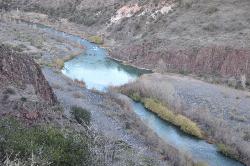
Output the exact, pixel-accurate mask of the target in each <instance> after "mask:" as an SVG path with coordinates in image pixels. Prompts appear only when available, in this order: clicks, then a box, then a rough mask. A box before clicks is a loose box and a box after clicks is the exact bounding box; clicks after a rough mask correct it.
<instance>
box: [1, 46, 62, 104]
mask: <svg viewBox="0 0 250 166" xmlns="http://www.w3.org/2000/svg"><path fill="white" fill-rule="evenodd" d="M0 85H1V87H5V86H10V85H13V86H15V87H20V88H23V89H24V88H25V87H26V86H27V85H32V86H33V88H34V91H35V93H36V95H37V96H38V97H39V99H41V101H44V102H46V103H48V104H51V105H54V104H56V103H57V99H56V97H55V95H54V93H53V90H52V88H51V87H50V86H49V84H48V82H47V80H46V79H45V77H44V75H43V73H42V71H41V69H40V67H39V65H38V64H36V63H35V62H34V60H33V59H32V58H31V57H29V56H27V55H23V54H19V53H16V52H15V51H13V50H12V49H11V48H8V47H6V46H4V45H1V46H0Z"/></svg>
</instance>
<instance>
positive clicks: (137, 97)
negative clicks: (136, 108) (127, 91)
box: [129, 92, 141, 101]
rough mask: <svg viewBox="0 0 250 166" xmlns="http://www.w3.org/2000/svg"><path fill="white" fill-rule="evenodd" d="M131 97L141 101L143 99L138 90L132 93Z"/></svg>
mask: <svg viewBox="0 0 250 166" xmlns="http://www.w3.org/2000/svg"><path fill="white" fill-rule="evenodd" d="M129 97H130V98H132V99H133V100H135V101H140V100H141V96H140V94H139V93H138V92H134V93H132V94H131V95H129Z"/></svg>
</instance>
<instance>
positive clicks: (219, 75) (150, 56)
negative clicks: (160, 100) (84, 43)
mask: <svg viewBox="0 0 250 166" xmlns="http://www.w3.org/2000/svg"><path fill="white" fill-rule="evenodd" d="M249 3H250V2H249V1H248V0H241V1H240V0H212V1H207V0H154V1H153V0H147V1H138V0H129V1H121V0H116V1H111V0H99V1H95V2H92V1H89V0H84V1H83V0H82V1H81V0H78V1H77V0H75V1H68V0H57V1H53V3H50V1H49V0H47V1H39V0H29V1H15V0H12V1H11V2H9V1H8V5H7V1H2V3H1V4H2V5H1V6H2V8H4V9H5V10H10V9H17V8H18V9H19V10H23V11H32V12H38V13H44V14H47V15H49V16H50V17H52V18H56V19H58V18H66V19H67V20H68V21H70V22H75V23H77V24H80V25H79V26H81V28H80V29H83V28H84V32H87V33H89V34H98V35H104V36H105V41H106V43H105V45H106V46H108V47H109V48H110V49H111V56H112V57H114V58H117V59H120V60H123V61H126V62H128V63H131V64H134V65H137V66H140V67H145V68H149V69H154V70H157V71H160V72H177V73H182V74H195V75H196V76H199V77H201V78H203V79H205V80H207V81H210V82H214V83H225V84H228V85H230V86H233V87H236V88H239V87H244V88H245V87H246V86H248V85H249V75H250V74H249V73H250V69H249V68H248V66H249V47H250V46H249V44H248V43H249V33H250V31H249V28H248V27H249V26H250V21H249V18H248V17H247V16H249V14H250V13H249V12H250V9H249V6H250V4H249ZM82 26H83V27H82Z"/></svg>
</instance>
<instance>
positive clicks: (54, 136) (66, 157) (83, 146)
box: [0, 118, 91, 166]
mask: <svg viewBox="0 0 250 166" xmlns="http://www.w3.org/2000/svg"><path fill="white" fill-rule="evenodd" d="M0 126H1V127H0V136H1V139H0V155H1V156H0V159H3V158H4V155H8V154H12V156H18V157H19V158H21V159H22V160H25V161H28V160H29V158H30V157H31V156H36V158H39V159H38V161H43V162H42V163H40V164H38V165H42V164H44V163H51V164H50V165H52V166H59V165H60V166H64V165H65V166H66V165H67V166H70V165H72V166H76V165H90V157H91V156H90V150H89V142H90V140H89V139H88V137H87V136H85V135H84V134H81V135H78V134H75V133H67V132H62V131H61V130H59V129H58V128H55V127H52V126H46V127H45V126H34V127H28V126H26V125H24V124H22V123H21V122H19V121H18V120H16V119H13V118H4V119H2V120H0Z"/></svg>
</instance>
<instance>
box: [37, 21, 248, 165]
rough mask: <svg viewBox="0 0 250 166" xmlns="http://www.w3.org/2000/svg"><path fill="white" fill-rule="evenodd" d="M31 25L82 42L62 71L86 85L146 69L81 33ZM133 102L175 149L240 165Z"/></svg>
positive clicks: (129, 77) (98, 85)
mask: <svg viewBox="0 0 250 166" xmlns="http://www.w3.org/2000/svg"><path fill="white" fill-rule="evenodd" d="M33 26H34V28H42V29H43V30H45V31H46V32H49V33H53V35H58V36H61V37H64V38H67V39H68V40H73V41H77V42H79V43H80V44H82V45H84V47H85V51H84V53H82V54H81V55H80V56H78V57H76V58H74V59H72V60H70V61H68V62H66V63H65V64H64V68H63V69H62V73H63V74H64V75H66V76H68V77H69V78H71V79H78V80H82V81H84V82H85V83H86V86H87V88H88V89H96V90H100V91H106V89H107V88H108V87H109V86H111V85H113V86H119V85H123V84H125V83H128V82H129V81H133V80H135V79H137V78H138V77H139V76H140V75H142V74H145V73H148V71H145V70H141V69H137V68H134V67H131V66H127V65H123V64H121V63H119V62H117V61H114V60H112V59H110V58H108V56H107V55H108V54H107V52H106V51H105V50H104V49H103V48H100V47H98V46H97V45H95V44H93V43H90V42H88V41H87V40H84V39H81V38H80V37H77V36H73V35H69V34H66V33H64V32H60V31H56V30H54V29H52V28H48V27H46V26H42V25H36V24H35V25H33ZM132 106H133V110H134V112H135V113H136V114H137V115H138V116H139V117H140V118H141V120H142V121H143V122H144V123H145V124H146V125H147V126H148V127H150V128H151V129H152V130H153V131H154V132H155V133H156V134H157V135H158V136H159V137H161V138H162V139H163V140H164V141H166V143H168V144H171V145H173V146H174V147H176V148H177V149H179V150H182V151H185V152H187V153H188V154H190V155H191V156H192V157H193V159H194V160H196V161H203V162H205V163H207V164H209V165H211V166H243V164H241V163H240V162H238V161H236V160H233V159H231V158H228V157H226V156H224V155H222V154H220V153H219V152H218V151H217V148H216V146H215V145H213V144H209V143H207V142H206V141H204V140H200V139H197V138H194V137H192V136H190V135H188V134H185V133H183V132H182V131H181V130H180V129H179V128H177V127H175V126H173V125H171V124H170V123H167V122H165V121H163V120H162V119H160V118H159V117H158V116H157V115H155V114H154V113H152V112H150V111H148V110H147V109H146V108H144V107H143V105H142V104H141V103H137V102H133V103H132Z"/></svg>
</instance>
